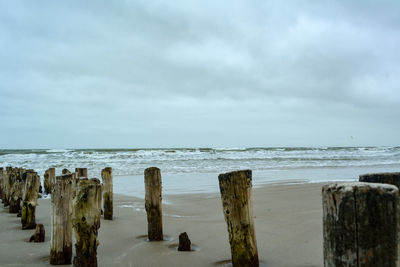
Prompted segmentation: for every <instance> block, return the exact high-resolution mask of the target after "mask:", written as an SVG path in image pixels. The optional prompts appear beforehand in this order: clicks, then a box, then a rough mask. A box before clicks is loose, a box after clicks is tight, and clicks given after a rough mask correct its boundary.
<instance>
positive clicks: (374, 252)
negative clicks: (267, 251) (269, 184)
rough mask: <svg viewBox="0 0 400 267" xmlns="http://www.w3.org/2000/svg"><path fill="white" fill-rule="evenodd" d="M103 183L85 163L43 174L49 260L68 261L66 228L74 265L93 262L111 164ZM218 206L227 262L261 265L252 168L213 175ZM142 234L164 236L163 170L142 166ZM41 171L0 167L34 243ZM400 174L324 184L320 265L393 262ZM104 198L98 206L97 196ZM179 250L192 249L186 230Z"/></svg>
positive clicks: (39, 236) (399, 227)
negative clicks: (144, 230) (224, 229)
mask: <svg viewBox="0 0 400 267" xmlns="http://www.w3.org/2000/svg"><path fill="white" fill-rule="evenodd" d="M101 176H102V181H103V183H102V184H101V183H100V181H99V180H98V179H96V178H92V179H88V175H87V169H86V168H76V169H75V173H71V172H70V171H68V170H67V169H64V170H62V175H61V176H55V169H54V168H50V169H48V170H47V171H46V172H45V174H44V189H45V192H46V193H51V202H52V221H51V226H52V235H51V249H50V264H53V265H60V264H70V263H71V259H72V229H74V233H75V239H76V243H75V249H76V252H75V257H74V260H73V265H74V266H97V246H98V245H99V242H98V239H97V234H98V230H99V228H100V217H101V213H104V219H108V220H112V219H113V181H112V179H113V178H112V177H113V176H112V169H111V168H105V169H103V170H102V171H101ZM218 180H219V188H220V193H221V200H222V207H223V212H224V217H225V221H226V223H227V227H228V233H229V243H230V247H231V257H232V265H233V266H259V259H258V252H257V242H256V236H255V229H254V222H253V205H252V196H251V195H252V171H251V170H242V171H234V172H229V173H224V174H220V175H219V176H218ZM144 182H145V191H146V193H145V209H146V212H147V222H148V240H149V241H161V240H163V227H162V201H161V200H162V182H161V171H160V169H158V168H156V167H151V168H147V169H146V170H145V171H144ZM40 187H41V186H40V177H39V175H38V174H37V173H36V172H35V171H33V170H26V169H22V168H12V167H7V168H6V169H5V170H4V169H3V168H0V196H1V199H2V201H3V203H4V206H5V207H9V212H10V213H19V214H20V216H21V224H22V229H34V228H35V227H36V232H35V234H34V235H33V236H32V238H31V239H33V240H34V241H35V242H43V241H44V228H43V225H36V223H35V209H36V206H37V199H38V195H39V191H40ZM399 187H400V172H398V173H377V174H365V175H360V177H359V182H352V183H331V184H327V185H324V186H323V187H322V208H323V238H324V240H323V245H324V266H326V267H327V266H398V255H400V254H399V250H400V246H399V245H398V243H399V240H400V235H399V231H400V213H399V212H400V206H399V205H400V197H399V189H398V188H399ZM102 199H103V210H102V208H101V202H102ZM178 250H183V251H190V250H191V249H190V240H189V238H188V236H187V234H186V233H182V234H181V235H180V236H179V248H178Z"/></svg>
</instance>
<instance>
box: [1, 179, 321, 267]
mask: <svg viewBox="0 0 400 267" xmlns="http://www.w3.org/2000/svg"><path fill="white" fill-rule="evenodd" d="M321 187H322V184H294V185H285V184H278V185H267V186H264V187H261V188H255V189H253V202H254V215H255V228H256V237H257V244H258V252H259V257H260V260H261V263H262V266H270V267H275V266H304V267H305V266H323V254H322V253H323V250H322V206H321V202H322V200H321ZM164 201H165V203H164V205H163V212H164V217H163V220H164V222H163V223H164V235H165V238H166V241H162V242H147V241H146V237H145V235H146V233H147V222H146V213H145V211H144V200H143V199H140V198H134V197H127V196H121V195H118V196H115V198H114V220H113V221H104V220H103V219H102V221H101V227H100V230H99V241H100V246H99V247H98V251H97V253H98V263H99V266H164V267H165V266H191V267H194V266H221V265H224V264H226V263H227V261H228V260H229V259H230V248H229V242H228V233H227V228H226V224H225V221H224V217H223V214H222V205H221V201H220V198H219V194H187V195H169V196H164ZM1 207H2V205H1ZM36 216H37V223H43V224H44V226H45V229H46V240H45V242H44V243H29V242H28V240H29V237H30V236H31V235H32V234H33V232H34V230H24V231H23V230H21V223H20V218H17V217H16V215H15V214H9V213H8V210H7V209H3V208H0V226H1V227H0V266H49V263H48V260H49V252H50V233H51V228H50V200H49V199H40V200H39V206H38V208H37V214H36ZM181 232H187V233H188V235H189V238H190V239H191V241H192V244H193V248H194V249H195V251H192V252H178V251H177V250H176V247H177V242H178V236H179V234H180V233H181Z"/></svg>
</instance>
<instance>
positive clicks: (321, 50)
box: [0, 0, 400, 149]
mask: <svg viewBox="0 0 400 267" xmlns="http://www.w3.org/2000/svg"><path fill="white" fill-rule="evenodd" d="M399 49H400V1H383V0H379V1H378V0H377V1H367V0H366V1H344V0H337V1H315V0H314V1H311V0H310V1H305V0H298V1H280V0H267V1H266V0H259V1H257V0H254V1H238V0H233V1H215V0H213V1H207V0H206V1H204V0H202V1H191V0H182V1H177V0H171V1H146V0H135V1H133V0H124V1H122V0H115V1H108V0H107V1H106V0H96V1H50V0H49V1H44V0H39V1H30V0H25V1H19V0H13V1H8V0H0V149H1V148H3V149H4V148H137V147H140V148H143V147H152V148H155V147H273V146H275V147H276V146H285V147H286V146H399V145H400V141H399V140H400V139H399V137H400V52H399V51H400V50H399Z"/></svg>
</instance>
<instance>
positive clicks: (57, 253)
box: [50, 173, 74, 265]
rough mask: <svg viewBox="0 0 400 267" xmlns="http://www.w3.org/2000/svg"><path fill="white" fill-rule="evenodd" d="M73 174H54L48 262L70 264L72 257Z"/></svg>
mask: <svg viewBox="0 0 400 267" xmlns="http://www.w3.org/2000/svg"><path fill="white" fill-rule="evenodd" d="M73 178H74V175H73V174H72V173H70V174H64V175H61V176H56V179H55V183H54V187H53V191H52V194H51V204H52V217H51V225H52V229H51V249H50V264H53V265H61V264H71V259H72V215H71V213H72V207H71V205H72V200H71V195H72V182H73Z"/></svg>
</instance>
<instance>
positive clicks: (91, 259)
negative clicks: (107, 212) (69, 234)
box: [72, 179, 102, 267]
mask: <svg viewBox="0 0 400 267" xmlns="http://www.w3.org/2000/svg"><path fill="white" fill-rule="evenodd" d="M101 192H102V186H101V184H100V181H99V180H98V179H90V180H86V179H85V180H78V182H77V185H76V195H75V197H74V199H73V219H72V224H73V227H74V232H75V238H76V243H75V257H74V266H75V267H89V266H90V267H96V266H97V246H98V240H97V235H98V229H99V228H100V216H101Z"/></svg>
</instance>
